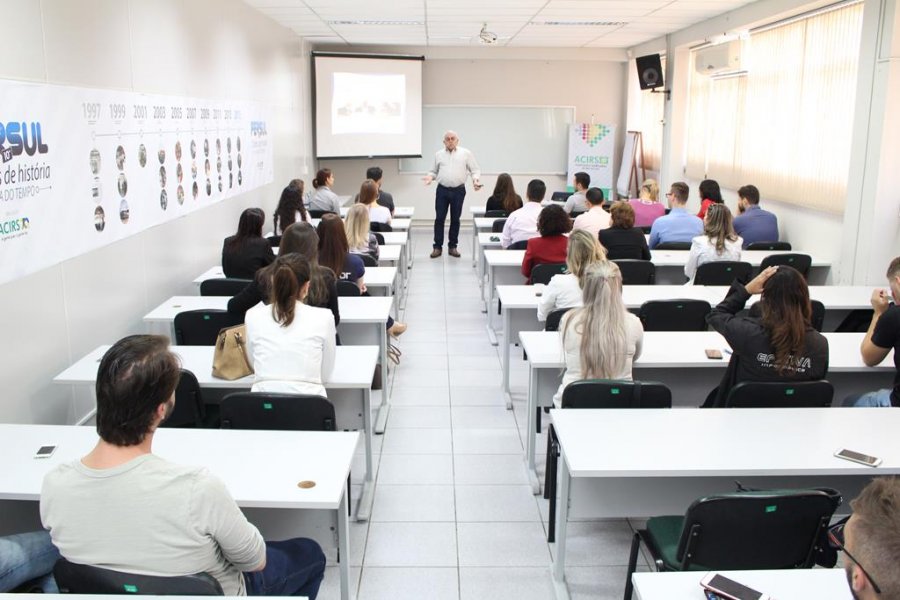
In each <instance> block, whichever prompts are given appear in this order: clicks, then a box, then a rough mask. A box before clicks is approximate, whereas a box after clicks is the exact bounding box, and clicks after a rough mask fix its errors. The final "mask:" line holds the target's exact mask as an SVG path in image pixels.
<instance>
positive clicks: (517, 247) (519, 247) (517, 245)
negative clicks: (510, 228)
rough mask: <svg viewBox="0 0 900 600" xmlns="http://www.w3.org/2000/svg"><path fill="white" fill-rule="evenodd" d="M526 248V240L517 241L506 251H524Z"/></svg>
mask: <svg viewBox="0 0 900 600" xmlns="http://www.w3.org/2000/svg"><path fill="white" fill-rule="evenodd" d="M527 247H528V240H519V241H518V242H513V243H512V244H510V245H509V246H507V248H506V249H507V250H524V249H526V248H527Z"/></svg>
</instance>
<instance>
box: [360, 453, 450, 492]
mask: <svg viewBox="0 0 900 600" xmlns="http://www.w3.org/2000/svg"><path fill="white" fill-rule="evenodd" d="M379 468H380V471H379V473H378V483H379V484H389V485H391V484H393V485H397V484H401V485H402V484H430V485H450V484H452V483H453V479H454V477H453V457H452V456H451V455H439V454H434V455H421V456H419V455H411V454H383V455H382V457H381V466H380V467H379Z"/></svg>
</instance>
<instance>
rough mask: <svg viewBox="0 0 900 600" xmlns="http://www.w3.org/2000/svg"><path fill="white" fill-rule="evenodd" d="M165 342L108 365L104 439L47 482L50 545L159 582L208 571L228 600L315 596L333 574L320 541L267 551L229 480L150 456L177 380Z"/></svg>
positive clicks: (103, 380) (101, 395)
mask: <svg viewBox="0 0 900 600" xmlns="http://www.w3.org/2000/svg"><path fill="white" fill-rule="evenodd" d="M168 344H169V340H168V338H166V337H163V336H151V335H133V336H129V337H126V338H123V339H122V340H119V341H118V342H117V343H116V344H114V345H113V346H112V348H110V349H109V350H108V351H107V352H106V354H105V355H104V356H103V359H102V360H101V361H100V368H99V370H98V372H97V386H96V392H97V433H98V434H99V435H100V440H99V441H98V442H97V445H96V446H95V447H94V449H93V450H91V452H90V453H89V454H87V455H86V456H84V457H83V458H82V459H81V460H77V461H74V462H71V463H67V464H63V465H60V466H59V467H57V468H56V469H54V470H53V471H50V472H49V473H47V475H46V477H45V478H44V485H43V489H42V490H41V506H40V510H41V520H42V522H43V524H44V527H45V528H47V529H48V530H49V531H50V537H51V538H52V540H53V544H54V545H55V546H56V547H57V548H59V551H60V554H62V555H63V556H64V557H65V558H66V559H68V560H70V561H71V562H74V563H78V564H86V565H94V566H98V567H103V568H107V569H113V570H116V571H124V572H139V573H143V574H148V575H160V576H176V575H188V574H192V573H199V572H205V573H209V574H210V575H211V576H213V577H215V578H216V580H217V581H218V582H219V583H220V584H221V585H222V590H223V591H224V592H225V595H228V596H233V595H277V596H287V595H300V596H309V597H310V598H314V597H315V596H316V594H317V593H318V590H319V584H320V583H321V582H322V577H323V574H324V570H325V556H324V555H323V554H322V550H321V548H319V545H318V544H317V543H316V542H314V541H312V540H307V539H293V540H286V541H283V542H272V543H268V544H267V543H266V542H264V541H263V538H262V535H260V533H259V531H258V530H257V529H256V527H254V526H253V525H251V524H250V523H249V522H248V521H247V519H246V518H245V517H244V514H243V513H242V512H241V510H240V509H239V508H238V507H237V505H236V504H235V502H234V500H233V499H232V497H231V495H230V494H229V493H228V489H227V488H226V487H225V484H224V483H223V482H222V481H221V480H219V479H218V478H217V477H215V476H214V475H212V474H211V473H210V472H209V471H207V470H206V469H204V468H201V467H187V466H181V465H176V464H173V463H170V462H168V461H166V460H164V459H162V458H160V457H158V456H156V455H154V454H153V453H152V449H151V446H152V444H153V437H154V435H155V433H156V430H157V428H158V427H159V426H160V424H161V423H162V422H163V421H165V420H166V418H167V417H168V416H169V415H170V414H171V413H172V410H173V409H174V407H175V387H176V385H177V384H178V379H179V377H180V368H179V364H178V359H177V357H176V356H175V355H174V354H172V353H171V352H170V351H169V349H168Z"/></svg>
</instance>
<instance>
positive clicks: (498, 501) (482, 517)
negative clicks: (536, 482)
mask: <svg viewBox="0 0 900 600" xmlns="http://www.w3.org/2000/svg"><path fill="white" fill-rule="evenodd" d="M537 498H538V497H537V496H535V495H534V494H532V493H531V486H530V485H457V486H456V520H457V521H459V522H460V523H468V522H487V523H493V522H500V521H510V522H512V521H529V522H530V521H534V522H540V521H541V516H540V512H539V511H538V501H537Z"/></svg>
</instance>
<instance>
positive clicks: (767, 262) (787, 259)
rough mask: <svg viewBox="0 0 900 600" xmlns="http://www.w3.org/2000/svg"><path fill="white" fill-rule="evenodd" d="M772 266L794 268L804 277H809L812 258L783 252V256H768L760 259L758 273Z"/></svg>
mask: <svg viewBox="0 0 900 600" xmlns="http://www.w3.org/2000/svg"><path fill="white" fill-rule="evenodd" d="M773 265H787V266H789V267H794V268H795V269H797V270H798V271H800V274H801V275H803V276H804V277H809V269H810V268H811V267H812V257H811V256H810V255H809V254H796V253H794V252H785V253H784V254H770V255H769V256H767V257H765V258H764V259H762V262H761V263H760V264H759V269H760V271H761V270H763V269H765V268H766V267H771V266H773Z"/></svg>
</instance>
